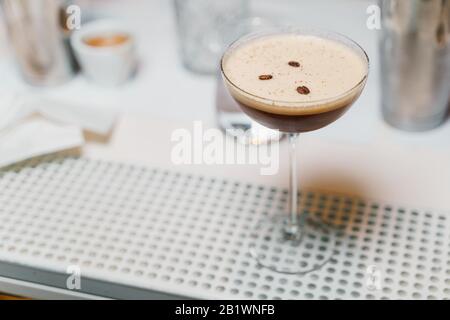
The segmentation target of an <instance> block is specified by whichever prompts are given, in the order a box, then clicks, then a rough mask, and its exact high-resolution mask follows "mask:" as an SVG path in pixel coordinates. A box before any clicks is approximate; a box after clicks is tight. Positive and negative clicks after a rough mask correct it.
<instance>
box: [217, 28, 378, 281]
mask: <svg viewBox="0 0 450 320" xmlns="http://www.w3.org/2000/svg"><path fill="white" fill-rule="evenodd" d="M221 70H222V76H223V79H224V83H225V85H226V87H227V89H228V90H229V92H230V94H231V96H232V97H233V98H234V99H235V100H236V101H237V103H238V105H239V106H240V108H241V109H242V110H243V111H244V112H245V113H246V114H247V115H249V116H250V117H251V118H252V119H254V120H255V121H257V122H259V123H260V124H262V125H264V126H266V127H268V128H271V129H277V130H279V131H281V132H283V133H286V134H287V136H288V137H289V145H290V151H289V153H290V193H289V194H290V196H289V212H288V215H286V214H284V215H280V216H279V217H268V218H265V219H263V220H262V221H260V222H259V223H258V225H257V226H256V228H255V230H254V231H253V237H252V238H253V241H252V244H251V245H250V253H251V255H252V256H253V257H254V258H255V259H256V260H257V261H258V263H259V264H260V265H262V266H264V267H266V268H270V269H272V270H274V271H276V272H280V273H288V274H304V273H307V272H310V271H312V270H316V269H317V268H320V267H321V266H322V265H324V264H325V263H327V261H329V260H330V258H331V257H332V255H333V253H334V250H335V244H336V232H335V231H334V230H333V228H332V226H329V225H328V224H326V223H325V222H323V221H321V220H319V219H318V218H317V217H314V216H311V215H308V212H305V211H303V213H302V214H300V215H299V212H298V187H297V181H298V180H297V161H296V144H297V140H298V137H299V134H300V133H302V132H308V131H313V130H317V129H320V128H322V127H324V126H327V125H329V124H330V123H332V122H334V121H335V120H337V119H338V118H339V117H341V116H342V115H343V114H344V113H345V112H346V111H347V110H348V109H349V108H350V106H351V105H352V104H353V103H354V102H355V101H356V100H357V98H358V97H359V96H360V94H361V92H362V90H363V88H364V86H365V83H366V80H367V77H368V72H369V59H368V56H367V54H366V53H365V51H364V50H363V49H362V48H361V47H360V46H359V45H358V44H356V43H355V42H354V41H352V40H350V39H349V38H347V37H345V36H343V35H340V34H336V33H332V32H327V31H320V30H293V29H288V30H286V29H284V30H274V31H269V32H264V33H256V34H251V35H248V36H245V37H244V38H241V39H240V40H238V41H236V42H235V43H233V44H232V45H231V46H230V47H229V48H228V49H227V50H226V52H225V54H224V55H223V57H222V61H221ZM317 237H319V239H322V245H320V246H319V248H315V249H314V250H316V253H315V258H314V259H312V258H311V254H310V253H309V252H311V250H312V249H311V243H310V242H309V241H307V240H308V239H309V238H317ZM271 250H274V252H272V251H271Z"/></svg>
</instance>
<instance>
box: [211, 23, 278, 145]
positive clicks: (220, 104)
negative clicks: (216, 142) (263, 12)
mask: <svg viewBox="0 0 450 320" xmlns="http://www.w3.org/2000/svg"><path fill="white" fill-rule="evenodd" d="M273 27H275V24H274V23H272V22H271V21H270V20H268V19H266V18H261V17H248V18H246V19H244V20H242V21H241V22H239V23H237V24H236V25H234V27H233V28H230V29H229V30H228V33H227V34H226V38H225V39H226V40H225V42H226V44H225V45H226V46H228V45H229V44H231V43H232V42H233V41H235V40H236V39H239V38H241V37H242V36H244V35H246V34H249V33H254V32H263V31H264V30H266V29H271V28H273ZM216 115H217V122H218V124H219V126H220V128H221V129H223V130H225V132H226V133H227V134H229V135H231V136H233V137H236V138H237V139H238V141H239V142H241V143H243V144H254V145H258V144H265V143H269V142H271V141H276V140H279V139H280V138H281V137H282V135H283V134H282V133H280V132H279V131H275V130H272V129H268V128H266V127H264V126H262V125H260V124H259V123H257V122H256V121H254V120H253V119H251V118H250V117H248V116H247V115H246V114H245V113H243V112H242V110H241V109H240V108H239V107H238V105H237V103H236V101H235V100H234V99H233V98H232V97H231V95H230V93H229V92H228V90H226V88H225V86H224V83H223V79H222V75H221V72H220V70H219V73H218V76H217V85H216ZM242 130H243V131H245V134H242Z"/></svg>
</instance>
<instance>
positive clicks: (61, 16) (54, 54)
mask: <svg viewBox="0 0 450 320" xmlns="http://www.w3.org/2000/svg"><path fill="white" fill-rule="evenodd" d="M0 4H1V5H2V6H1V7H2V8H3V13H4V17H5V21H6V24H7V28H8V33H9V38H10V40H11V43H12V47H13V49H14V53H15V57H16V60H17V62H18V64H19V67H20V71H21V73H22V75H23V77H24V79H25V81H27V82H28V83H30V84H33V85H42V86H45V85H56V84H60V83H63V82H65V81H67V80H68V79H70V78H71V77H72V76H73V74H74V73H75V71H76V63H75V60H74V59H73V55H72V52H71V50H70V45H69V36H70V30H68V28H67V25H66V23H65V21H66V11H65V7H66V4H67V3H66V2H65V1H62V0H0Z"/></svg>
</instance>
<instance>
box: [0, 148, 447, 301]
mask: <svg viewBox="0 0 450 320" xmlns="http://www.w3.org/2000/svg"><path fill="white" fill-rule="evenodd" d="M286 200H287V192H286V191H285V190H280V189H277V188H270V187H265V186H258V185H252V184H243V183H239V182H234V181H227V180H219V179H213V178H206V177H201V176H195V175H187V174H181V173H176V172H169V171H163V170H159V169H151V168H146V167H139V166H133V165H128V164H120V163H109V162H104V161H97V160H89V159H83V158H63V157H60V158H54V157H44V158H41V159H37V160H33V161H29V162H25V163H23V164H21V165H17V166H12V167H9V168H7V169H4V170H1V171H0V276H6V275H8V274H9V275H10V274H11V270H16V271H17V270H20V271H17V272H16V276H18V277H20V276H22V277H23V278H27V277H28V279H29V280H30V281H36V282H45V281H50V280H48V279H51V277H50V275H51V274H55V275H58V276H59V277H60V278H61V277H62V278H63V279H64V277H65V276H66V275H65V272H66V270H67V267H68V266H70V265H77V266H79V267H80V268H81V272H82V290H83V291H89V290H90V291H91V292H89V293H94V294H99V292H100V291H101V292H103V294H104V295H105V296H109V297H113V298H127V297H136V296H139V297H152V298H155V297H156V298H158V297H188V298H210V299H216V298H217V299H336V298H340V299H346V298H349V299H378V298H389V299H394V298H405V299H408V298H411V299H427V298H428V299H433V298H449V297H450V255H449V254H450V241H449V217H446V216H444V215H440V214H437V213H433V212H429V211H422V210H411V209H407V208H397V207H394V206H388V205H386V204H384V203H376V202H371V201H364V200H362V199H358V198H350V197H344V196H341V195H333V194H319V193H312V192H311V193H302V194H301V197H300V202H301V205H302V208H303V210H306V211H308V212H309V213H310V214H314V215H316V216H320V217H321V218H323V219H324V220H326V221H328V222H329V223H331V224H332V225H334V226H335V228H336V229H339V230H341V231H340V233H339V242H338V246H337V250H336V254H335V256H334V258H333V260H331V261H330V262H329V263H328V264H327V265H326V266H324V267H323V268H322V269H320V270H319V271H316V272H313V273H310V274H307V275H304V276H298V275H293V276H292V275H283V274H276V273H274V272H272V271H270V270H266V269H262V268H260V267H258V266H257V265H255V263H254V261H253V260H252V258H251V257H250V256H249V255H248V253H247V249H246V248H247V245H248V241H251V239H250V237H249V230H250V229H251V228H253V226H254V225H255V224H256V222H257V220H258V219H259V218H261V216H262V215H264V214H266V215H272V214H277V213H279V212H280V211H283V210H284V209H285V207H286V204H287V203H286ZM307 241H309V242H310V244H309V246H308V248H309V249H308V250H309V251H308V252H303V253H302V254H305V255H307V256H308V257H310V259H311V261H312V262H314V261H315V259H316V258H317V256H318V255H320V249H319V248H320V245H321V240H320V239H307ZM279 250H280V248H268V254H273V255H274V256H276V255H277V254H278V253H279V252H280V251H279ZM275 258H276V257H275ZM8 272H9V273H8ZM39 274H44V276H40V277H38V275H39ZM33 275H35V277H36V278H33ZM46 279H47V280H46ZM85 279H86V280H85ZM55 281H56V280H55ZM83 281H84V282H83ZM94 282H95V283H96V286H94V285H92V283H94ZM61 283H64V282H63V281H62V282H61V281H60V283H59V284H54V285H59V286H61ZM48 284H51V283H48ZM102 286H105V287H104V288H103V289H102V290H100V289H98V287H100V288H101V287H102ZM94 287H96V288H97V289H95V290H94ZM114 288H115V289H114ZM133 289H136V291H135V292H134V295H133V294H132V293H130V296H127V295H126V294H125V293H127V292H133V291H132V290H133ZM93 291H96V292H93ZM138 291H139V292H140V295H136V294H135V293H136V292H138ZM155 293H156V294H155Z"/></svg>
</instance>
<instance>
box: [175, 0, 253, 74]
mask: <svg viewBox="0 0 450 320" xmlns="http://www.w3.org/2000/svg"><path fill="white" fill-rule="evenodd" d="M174 6H175V13H176V18H177V24H178V38H179V45H180V49H181V56H182V61H183V64H184V66H185V67H186V68H187V69H189V70H191V71H193V72H196V73H204V74H214V73H215V72H217V69H218V65H219V60H220V56H221V54H222V51H223V49H224V48H225V46H226V44H227V39H229V31H230V30H232V29H233V28H234V27H235V25H236V24H238V23H239V22H240V21H242V20H243V19H245V18H246V17H247V16H248V11H249V8H248V1H247V0H227V1H223V0H174Z"/></svg>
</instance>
